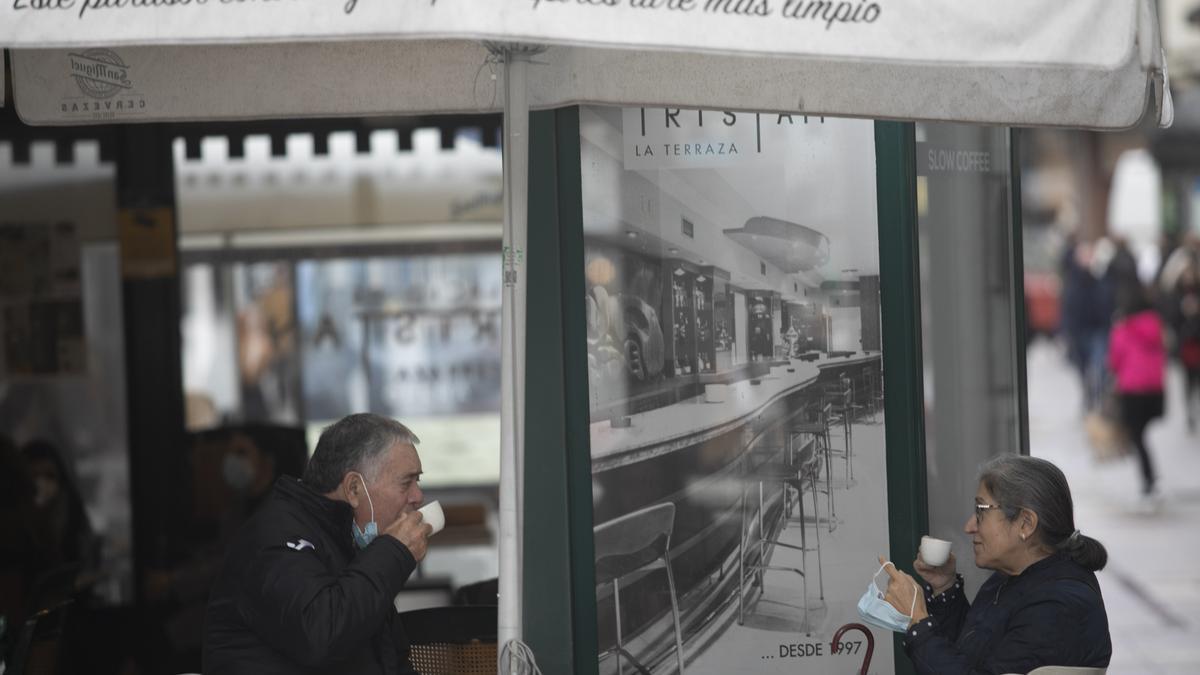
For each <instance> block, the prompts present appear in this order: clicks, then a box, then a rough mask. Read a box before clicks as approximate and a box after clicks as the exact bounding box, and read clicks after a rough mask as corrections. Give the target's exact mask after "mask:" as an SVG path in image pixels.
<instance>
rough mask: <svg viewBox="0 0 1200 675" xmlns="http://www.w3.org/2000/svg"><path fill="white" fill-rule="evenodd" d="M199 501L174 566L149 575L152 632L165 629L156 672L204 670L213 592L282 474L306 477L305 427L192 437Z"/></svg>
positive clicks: (186, 516) (187, 518) (190, 508)
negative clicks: (233, 548)
mask: <svg viewBox="0 0 1200 675" xmlns="http://www.w3.org/2000/svg"><path fill="white" fill-rule="evenodd" d="M191 440H192V443H191V447H190V464H191V468H190V472H189V473H190V478H191V483H192V485H191V490H190V492H191V493H192V494H191V497H192V498H191V501H190V502H189V504H188V505H187V506H186V507H183V508H185V509H186V511H185V512H184V513H181V514H180V516H179V517H180V519H181V520H182V521H183V522H186V523H187V527H185V528H183V530H184V532H183V533H180V535H179V536H178V539H177V541H175V542H174V548H175V549H176V550H175V551H174V553H173V555H172V556H171V559H172V563H173V564H169V565H164V566H160V567H158V568H157V569H151V570H148V571H147V572H146V574H145V582H144V589H145V595H146V598H147V600H148V601H149V602H150V609H149V611H148V615H149V624H150V627H148V628H147V630H155V631H160V632H161V635H160V638H161V639H160V641H159V642H160V645H159V649H158V650H157V651H156V653H155V654H154V655H153V657H152V658H151V661H152V662H153V666H155V667H154V668H152V669H154V670H170V671H196V670H199V669H200V657H201V654H200V649H201V642H202V640H201V638H202V636H203V628H204V614H205V608H206V606H207V604H208V595H209V590H210V589H211V588H212V585H213V582H214V581H215V580H216V578H217V575H218V573H219V572H220V570H221V564H222V561H223V560H224V558H225V553H226V549H227V546H228V544H229V541H230V540H231V539H232V538H233V535H234V534H235V533H236V532H237V530H238V528H240V527H241V526H242V524H243V523H245V522H246V520H248V519H249V518H250V517H251V516H252V515H253V514H254V512H255V511H257V510H258V508H259V506H260V505H261V504H262V502H263V500H264V499H265V498H266V497H267V495H268V494H269V493H270V490H271V485H272V484H274V482H275V481H276V479H278V478H279V477H280V476H281V475H284V474H287V475H291V476H293V477H299V476H300V474H301V473H302V471H303V467H304V464H303V462H304V459H305V458H306V457H307V455H308V451H307V446H306V444H305V441H304V432H303V430H302V429H299V428H292V427H282V426H273V425H248V426H239V427H228V428H219V429H213V430H209V431H203V432H199V433H196V434H193V435H192V436H191Z"/></svg>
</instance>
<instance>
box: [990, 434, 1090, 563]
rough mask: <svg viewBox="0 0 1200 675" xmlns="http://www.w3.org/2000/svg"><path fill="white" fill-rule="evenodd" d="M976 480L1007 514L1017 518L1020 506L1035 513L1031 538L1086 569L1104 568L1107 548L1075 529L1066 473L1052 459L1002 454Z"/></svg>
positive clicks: (1009, 516) (1007, 516)
mask: <svg viewBox="0 0 1200 675" xmlns="http://www.w3.org/2000/svg"><path fill="white" fill-rule="evenodd" d="M979 482H980V483H981V484H982V485H983V487H985V488H986V489H987V491H988V492H989V493H991V495H992V498H993V499H995V500H996V503H997V504H998V505H999V506H1000V507H1001V510H1003V511H1004V515H1005V517H1006V518H1008V519H1009V520H1010V521H1011V520H1016V518H1017V516H1018V515H1020V513H1021V509H1029V510H1030V511H1032V512H1034V513H1036V514H1037V517H1038V526H1037V530H1036V531H1035V532H1034V539H1035V540H1036V541H1038V542H1039V543H1041V544H1042V545H1044V546H1046V547H1047V548H1049V549H1051V550H1054V551H1063V552H1065V553H1066V554H1067V555H1068V556H1070V557H1071V559H1072V560H1074V561H1075V562H1077V563H1079V565H1080V566H1082V567H1084V568H1085V569H1088V570H1091V571H1093V572H1094V571H1096V570H1101V569H1104V565H1105V564H1107V562H1108V551H1107V550H1105V548H1104V545H1103V544H1101V543H1100V542H1098V541H1096V540H1095V539H1092V538H1091V537H1088V536H1086V535H1083V534H1080V533H1079V530H1077V529H1075V506H1074V503H1073V502H1072V500H1071V488H1070V487H1069V486H1068V485H1067V477H1066V476H1064V475H1063V472H1062V471H1061V470H1060V469H1059V468H1058V467H1057V466H1054V464H1052V463H1051V462H1048V461H1046V460H1044V459H1039V458H1037V457H1025V456H1021V455H1003V456H1001V457H997V458H995V459H993V460H991V461H990V462H988V463H987V464H985V465H984V466H983V469H982V470H981V471H980V473H979Z"/></svg>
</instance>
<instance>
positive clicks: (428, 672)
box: [398, 605, 498, 675]
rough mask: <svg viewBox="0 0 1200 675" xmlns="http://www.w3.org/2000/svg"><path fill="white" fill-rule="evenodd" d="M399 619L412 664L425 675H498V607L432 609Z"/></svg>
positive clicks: (413, 611)
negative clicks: (406, 640)
mask: <svg viewBox="0 0 1200 675" xmlns="http://www.w3.org/2000/svg"><path fill="white" fill-rule="evenodd" d="M398 616H399V618H400V625H401V626H402V627H403V628H404V636H405V637H406V638H408V644H409V652H408V658H409V661H411V662H412V665H413V668H416V669H417V672H419V673H421V675H495V673H496V664H497V662H498V652H497V651H496V606H495V605H466V606H458V607H430V608H426V609H416V610H412V611H408V612H401V613H400V614H399V615H398Z"/></svg>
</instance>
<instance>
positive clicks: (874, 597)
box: [858, 562, 920, 633]
mask: <svg viewBox="0 0 1200 675" xmlns="http://www.w3.org/2000/svg"><path fill="white" fill-rule="evenodd" d="M891 564H892V563H890V562H889V563H884V564H883V566H881V567H880V568H879V571H878V572H876V573H875V576H873V577H871V583H869V584H867V592H866V593H863V596H862V597H861V598H859V600H858V615H859V616H861V617H862V618H863V620H864V621H866V622H867V623H869V624H871V625H873V626H878V627H880V628H886V629H887V630H890V631H895V632H897V633H903V632H904V631H906V630H908V624H909V623H910V622H911V621H912V613H913V611H914V610H915V609H916V607H917V593H919V592H920V591H919V590H918V589H917V588H916V587H914V588H913V599H912V607H910V608H909V609H908V616H904V615H903V614H901V613H900V611H899V610H897V609H896V608H895V607H892V605H891V603H889V602H888V601H887V600H884V599H883V598H884V593H883V591H880V590H879V587H878V586H876V585H875V579H876V578H878V577H879V573H880V572H882V571H883V568H884V567H887V566H888V565H891Z"/></svg>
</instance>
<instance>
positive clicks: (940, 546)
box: [921, 535, 950, 567]
mask: <svg viewBox="0 0 1200 675" xmlns="http://www.w3.org/2000/svg"><path fill="white" fill-rule="evenodd" d="M949 557H950V542H948V541H946V540H945V539H938V538H936V537H930V536H928V535H927V536H924V537H921V560H924V561H925V564H927V565H929V566H930V567H941V566H942V565H945V564H946V559H947V558H949Z"/></svg>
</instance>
